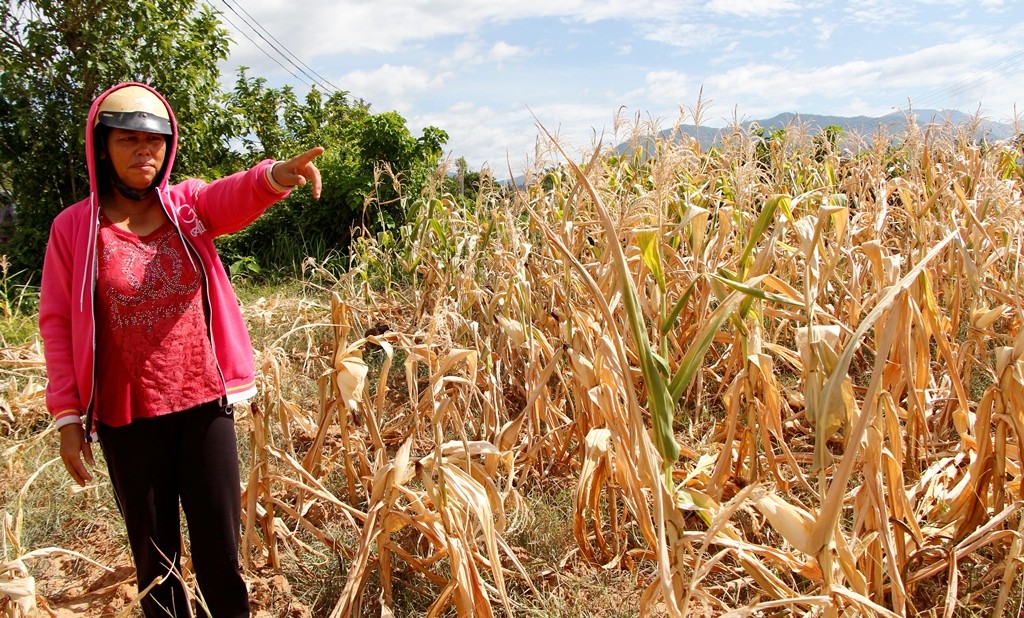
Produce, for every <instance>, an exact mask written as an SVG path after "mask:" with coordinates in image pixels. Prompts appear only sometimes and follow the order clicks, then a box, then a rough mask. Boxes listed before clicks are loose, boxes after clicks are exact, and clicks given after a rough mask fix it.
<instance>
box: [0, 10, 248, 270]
mask: <svg viewBox="0 0 1024 618" xmlns="http://www.w3.org/2000/svg"><path fill="white" fill-rule="evenodd" d="M0 17H2V24H0V192H6V193H7V194H8V195H9V198H10V200H11V201H12V202H13V203H14V204H15V212H16V217H15V223H14V226H13V229H8V230H7V233H6V234H5V235H4V236H3V237H4V238H7V241H6V243H5V246H4V248H3V252H4V253H6V254H7V255H8V256H9V257H10V258H11V260H12V262H13V263H14V265H15V267H14V268H15V270H17V269H25V270H28V271H30V272H31V271H35V270H38V269H39V268H40V267H41V265H42V255H43V251H44V247H45V243H46V238H47V235H48V232H49V225H50V222H51V221H52V219H53V217H54V216H55V215H56V214H57V212H59V211H60V210H61V209H62V208H64V207H65V206H67V205H68V204H70V203H72V202H74V201H75V200H78V199H82V198H83V197H85V196H86V195H87V194H88V177H87V175H86V167H85V152H84V145H85V127H84V125H85V120H86V116H87V114H88V110H89V106H90V104H91V103H92V101H93V99H95V98H96V96H97V95H99V94H100V93H101V92H102V91H103V90H105V89H106V88H108V87H110V86H112V85H114V84H115V83H118V82H121V81H129V80H131V81H140V82H145V83H149V84H151V85H153V86H155V87H156V88H157V89H158V90H160V92H161V93H163V94H164V95H165V96H166V97H167V98H168V100H169V101H170V103H171V105H172V106H173V107H174V109H175V113H176V115H177V117H178V121H179V125H180V127H181V131H180V136H179V146H180V147H179V153H180V156H179V157H178V159H177V161H176V164H175V175H176V176H177V177H183V176H187V175H188V176H204V177H210V176H217V175H220V174H222V173H224V172H226V171H229V170H232V169H233V168H234V167H235V165H236V164H237V161H236V159H237V156H236V155H235V154H234V153H232V152H231V151H230V149H229V148H228V147H227V144H229V143H230V140H231V138H232V137H233V136H234V135H235V134H236V133H237V131H238V130H239V127H238V126H237V124H236V123H235V119H234V118H233V117H232V116H231V115H230V114H228V112H227V108H226V107H225V105H224V101H223V95H222V93H221V91H220V90H219V86H218V80H219V78H220V74H219V71H218V69H217V63H218V62H219V61H221V60H223V59H225V58H226V57H227V53H228V37H227V32H226V31H225V30H224V29H223V28H222V27H221V26H220V23H219V21H218V20H217V18H216V16H215V15H214V13H213V12H212V11H211V10H210V8H209V7H208V6H206V5H204V4H202V3H201V2H199V1H196V0H162V1H160V2H145V1H138V0H129V1H124V0H117V1H114V0H11V1H10V2H5V3H3V5H2V6H0Z"/></svg>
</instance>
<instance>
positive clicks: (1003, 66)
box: [914, 50, 1024, 108]
mask: <svg viewBox="0 0 1024 618" xmlns="http://www.w3.org/2000/svg"><path fill="white" fill-rule="evenodd" d="M1022 61H1024V50H1021V51H1018V52H1015V53H1013V54H1010V55H1009V56H1005V57H1003V58H1000V59H999V60H996V61H994V62H992V63H990V64H988V65H985V66H983V67H981V69H979V70H978V71H976V72H974V73H973V74H972V75H971V76H969V77H968V78H966V79H962V80H960V81H957V82H954V83H952V84H948V85H945V86H942V87H940V88H936V89H934V90H932V91H931V92H928V93H926V94H925V95H924V96H922V97H921V98H920V99H918V100H917V101H915V102H914V106H915V107H920V108H927V107H929V106H931V105H935V104H938V103H941V102H942V101H943V100H946V99H953V98H956V97H959V96H961V95H964V94H967V93H968V92H970V91H972V90H974V89H976V88H978V87H980V86H983V85H984V84H987V83H989V82H991V81H992V80H994V79H998V78H1002V77H1007V76H1009V75H1012V74H1014V73H1017V72H1019V71H1020V70H1021V69H1022V67H1024V65H1022V64H1021V62H1022ZM993 72H994V73H993Z"/></svg>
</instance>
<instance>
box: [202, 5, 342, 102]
mask: <svg viewBox="0 0 1024 618" xmlns="http://www.w3.org/2000/svg"><path fill="white" fill-rule="evenodd" d="M221 2H224V3H225V4H227V3H228V0H221ZM234 5H235V8H237V9H238V10H239V11H241V12H242V13H243V14H245V16H246V17H248V18H249V20H250V23H254V24H256V27H258V28H259V29H260V30H262V31H263V32H265V33H266V35H267V36H269V37H270V38H271V39H273V41H274V43H276V44H277V46H276V47H275V49H280V50H283V52H284V53H285V54H286V55H288V56H291V57H292V58H294V59H295V61H296V62H298V63H299V64H301V65H302V67H303V68H305V69H308V71H309V72H306V71H303V74H304V75H306V76H308V77H313V76H316V78H317V80H315V81H317V83H318V84H319V85H321V86H323V87H324V89H325V90H328V91H331V92H336V91H338V90H340V88H338V87H337V86H335V85H334V84H332V83H331V82H330V81H329V80H328V79H327V78H326V77H324V76H323V75H321V74H320V73H317V72H316V70H315V69H313V67H311V66H309V65H308V64H306V63H305V62H303V60H302V59H301V58H299V57H298V56H296V55H295V54H294V53H292V51H291V50H290V49H288V48H287V47H285V45H284V44H283V43H281V41H279V40H277V37H275V36H274V35H273V34H272V33H271V32H270V31H269V30H267V29H266V28H264V27H263V25H262V24H261V23H260V22H259V21H257V20H256V19H255V18H253V16H252V15H250V14H249V12H248V11H246V10H245V7H243V6H242V5H241V4H239V3H238V0H234ZM257 34H258V33H257ZM260 38H263V37H262V36H261V37H260ZM264 40H266V39H264ZM289 62H290V61H289Z"/></svg>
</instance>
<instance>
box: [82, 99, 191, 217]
mask: <svg viewBox="0 0 1024 618" xmlns="http://www.w3.org/2000/svg"><path fill="white" fill-rule="evenodd" d="M85 126H86V132H85V158H86V165H87V167H88V170H89V193H90V195H91V196H92V198H93V200H94V202H95V203H96V205H97V207H98V205H99V199H98V198H99V196H100V193H101V191H102V190H104V189H105V188H107V187H110V186H111V184H110V182H108V179H107V178H106V175H107V174H108V173H109V172H108V171H107V170H106V169H105V166H104V165H103V164H102V163H101V161H100V160H99V149H100V147H101V146H102V144H100V143H98V142H97V140H96V138H97V135H98V134H100V133H103V134H105V133H106V130H109V129H111V128H118V129H127V130H132V131H147V132H149V133H158V134H161V135H164V136H165V137H166V140H167V152H166V155H165V158H164V167H163V169H162V170H161V171H160V174H159V176H158V177H157V178H156V180H155V182H154V188H155V189H156V190H158V191H162V190H163V189H164V188H165V187H166V186H167V182H168V179H169V178H170V175H171V169H172V167H173V164H174V155H175V153H176V152H177V149H178V124H177V121H176V120H175V118H174V111H173V110H172V109H171V106H170V105H169V104H168V103H167V100H166V99H164V97H163V96H162V95H161V94H160V93H159V92H157V91H156V90H155V89H154V88H152V87H150V86H147V85H146V84H140V83H137V82H124V83H121V84H117V85H116V86H114V87H112V88H110V89H109V90H107V91H106V92H104V93H103V94H101V95H100V96H98V97H96V100H95V101H93V103H92V107H91V108H90V109H89V118H88V120H87V122H86V125H85Z"/></svg>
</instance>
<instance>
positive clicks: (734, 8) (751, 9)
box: [707, 0, 800, 19]
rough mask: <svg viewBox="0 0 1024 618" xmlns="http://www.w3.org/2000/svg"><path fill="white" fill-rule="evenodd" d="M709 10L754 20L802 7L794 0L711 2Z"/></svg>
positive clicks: (728, 0)
mask: <svg viewBox="0 0 1024 618" xmlns="http://www.w3.org/2000/svg"><path fill="white" fill-rule="evenodd" d="M707 8H708V9H710V10H711V11H712V12H714V13H720V14H723V15H735V16H737V17H742V18H744V19H752V18H763V17H768V16H773V15H777V14H779V13H784V12H788V11H794V10H799V9H800V5H799V4H798V3H796V2H793V1H792V0H756V1H754V0H710V1H709V2H708V7H707Z"/></svg>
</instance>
